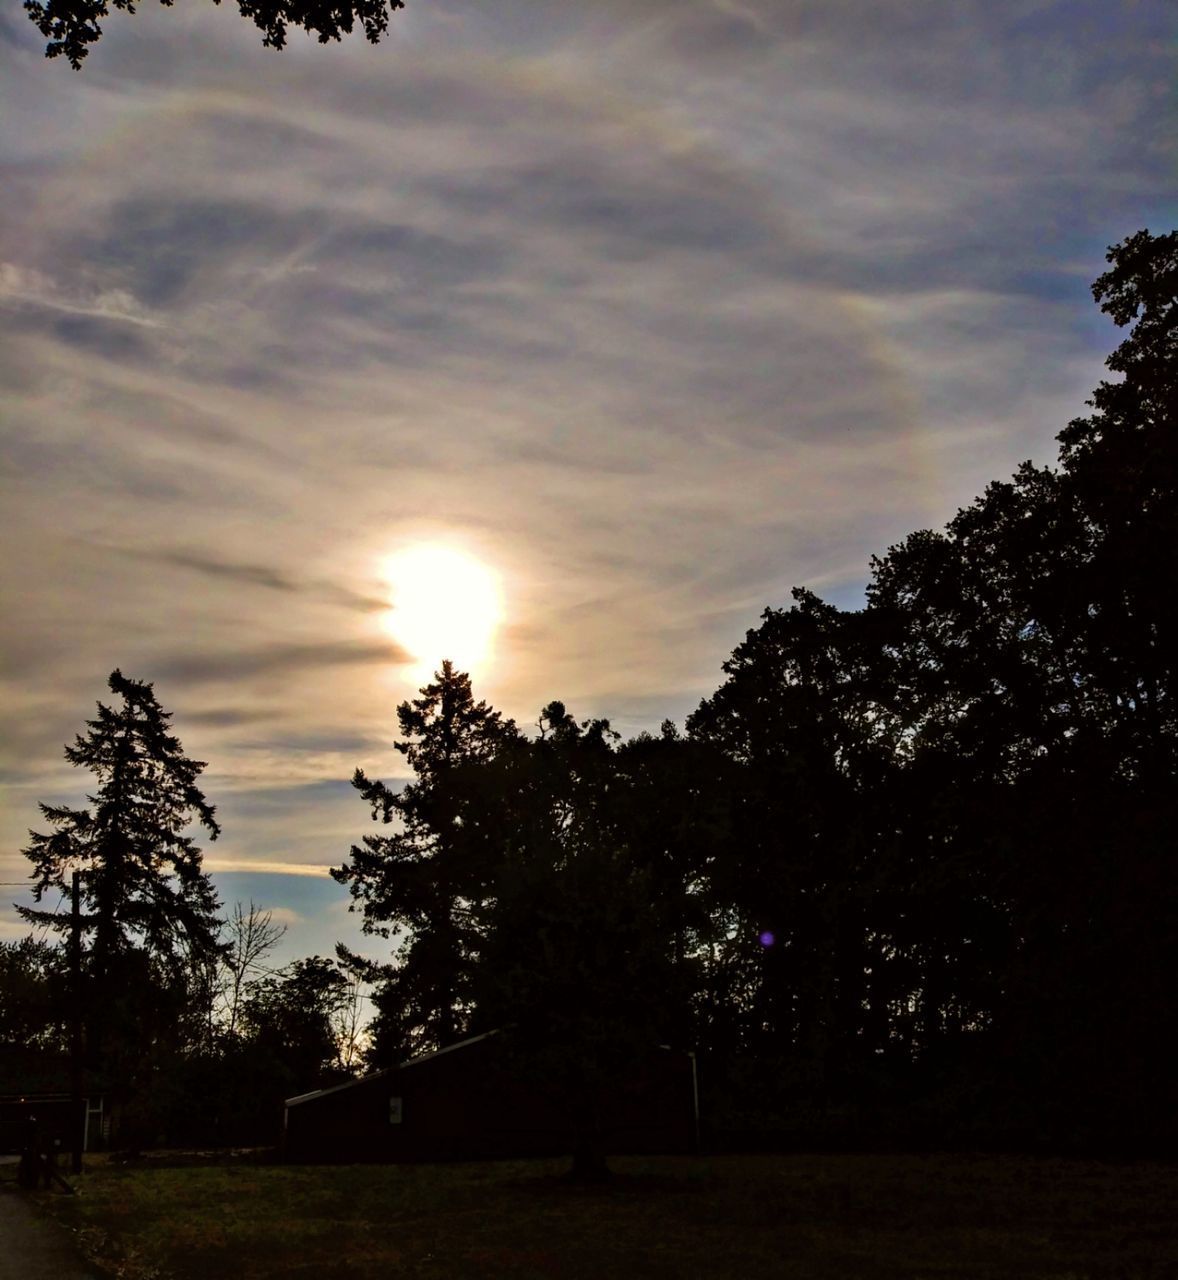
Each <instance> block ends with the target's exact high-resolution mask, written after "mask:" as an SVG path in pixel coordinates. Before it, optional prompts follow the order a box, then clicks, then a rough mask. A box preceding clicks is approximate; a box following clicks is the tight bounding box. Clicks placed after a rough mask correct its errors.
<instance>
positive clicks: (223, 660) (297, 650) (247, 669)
mask: <svg viewBox="0 0 1178 1280" xmlns="http://www.w3.org/2000/svg"><path fill="white" fill-rule="evenodd" d="M412 661H413V659H412V657H411V656H410V655H408V654H406V653H405V652H404V651H403V650H401V649H399V648H398V646H397V645H396V644H395V643H394V642H392V641H389V642H387V643H379V644H366V643H363V642H360V641H336V642H331V641H326V642H320V643H307V644H296V643H283V644H272V645H268V646H263V647H258V648H249V649H224V650H221V651H219V652H218V651H213V652H209V651H202V652H199V653H196V652H193V653H182V652H181V653H176V654H174V655H170V656H168V657H165V658H163V659H161V660H160V661H159V662H158V663H157V665H156V667H155V669H154V670H155V672H158V677H159V678H160V679H167V680H175V681H180V682H182V683H190V684H202V683H224V682H228V681H235V680H247V679H249V678H252V677H270V676H279V675H285V674H287V673H289V672H292V671H308V670H313V669H316V668H321V667H352V666H362V665H369V664H376V665H380V666H388V665H389V664H390V663H408V662H412Z"/></svg>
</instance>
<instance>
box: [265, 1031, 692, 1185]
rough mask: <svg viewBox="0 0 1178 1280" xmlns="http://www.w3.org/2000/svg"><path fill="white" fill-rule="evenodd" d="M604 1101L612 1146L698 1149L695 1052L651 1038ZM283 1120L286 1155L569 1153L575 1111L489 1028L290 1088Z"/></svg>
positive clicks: (651, 1150) (616, 1149)
mask: <svg viewBox="0 0 1178 1280" xmlns="http://www.w3.org/2000/svg"><path fill="white" fill-rule="evenodd" d="M607 1111H608V1114H607V1115H606V1116H605V1118H604V1124H605V1132H604V1134H603V1137H604V1141H605V1147H606V1150H607V1151H608V1152H609V1153H612V1154H621V1153H623V1152H625V1153H631V1154H655V1153H668V1154H670V1153H677V1152H690V1151H694V1150H695V1149H696V1148H697V1145H698V1095H697V1089H696V1074H695V1055H694V1054H692V1053H686V1052H683V1051H678V1050H673V1049H670V1048H668V1047H666V1046H658V1047H654V1048H652V1049H651V1051H650V1052H649V1053H648V1054H647V1055H645V1057H644V1058H643V1060H642V1061H639V1062H636V1063H635V1064H634V1068H633V1071H632V1073H631V1075H630V1077H629V1078H628V1079H627V1080H626V1081H625V1082H624V1084H623V1086H621V1087H619V1089H618V1091H617V1096H616V1098H614V1099H612V1100H611V1102H610V1105H609V1107H608V1108H607ZM284 1128H285V1135H284V1136H285V1147H286V1154H287V1158H288V1159H290V1160H304V1161H336V1160H339V1161H353V1160H383V1161H399V1160H405V1161H412V1160H477V1159H505V1158H509V1157H516V1156H544V1155H567V1154H569V1153H570V1152H571V1151H572V1150H573V1146H574V1142H575V1124H574V1120H573V1117H572V1116H571V1115H570V1114H569V1112H568V1111H567V1109H566V1108H564V1107H562V1106H560V1105H559V1103H558V1102H557V1101H556V1100H555V1099H554V1098H553V1097H550V1096H548V1095H546V1094H545V1093H544V1092H543V1091H542V1090H539V1089H537V1088H536V1087H535V1086H534V1084H532V1083H530V1082H527V1081H525V1080H522V1079H520V1078H518V1076H517V1074H516V1073H514V1072H513V1070H512V1067H511V1062H510V1058H509V1056H508V1055H507V1054H506V1053H505V1052H504V1050H503V1044H502V1040H501V1038H500V1036H499V1033H498V1032H495V1031H491V1032H487V1033H486V1034H484V1035H479V1036H471V1037H470V1038H469V1039H466V1040H461V1041H459V1042H458V1043H457V1044H453V1045H450V1046H448V1047H447V1048H445V1049H440V1050H438V1051H437V1052H436V1053H427V1054H423V1055H422V1056H421V1057H418V1058H410V1059H409V1060H408V1061H406V1062H402V1063H399V1064H398V1065H397V1066H395V1067H390V1068H387V1069H386V1070H383V1071H376V1072H374V1073H373V1074H371V1075H368V1076H364V1077H363V1078H362V1079H360V1080H352V1081H348V1082H347V1083H345V1084H339V1085H335V1086H333V1087H331V1088H328V1089H318V1090H315V1091H314V1092H312V1093H304V1094H300V1095H299V1096H297V1097H294V1098H288V1099H287V1100H286V1116H285V1125H284Z"/></svg>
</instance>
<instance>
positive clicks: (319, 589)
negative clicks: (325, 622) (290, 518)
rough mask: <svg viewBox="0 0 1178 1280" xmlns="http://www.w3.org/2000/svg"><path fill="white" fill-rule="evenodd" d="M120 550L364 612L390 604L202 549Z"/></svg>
mask: <svg viewBox="0 0 1178 1280" xmlns="http://www.w3.org/2000/svg"><path fill="white" fill-rule="evenodd" d="M117 550H119V551H121V552H122V553H123V554H124V555H129V556H134V557H136V558H139V559H143V560H149V561H152V562H153V563H155V564H161V565H170V566H174V567H176V568H179V569H191V570H193V571H194V572H195V573H201V574H205V575H207V576H208V577H211V578H223V579H226V580H228V581H230V582H236V583H241V584H243V585H245V586H251V587H254V586H256V587H268V588H270V589H271V590H274V591H289V592H301V591H307V592H311V593H314V594H317V595H320V596H323V597H324V598H325V599H328V600H330V601H331V602H332V603H334V604H339V605H342V606H344V607H345V608H348V609H355V610H356V611H357V612H360V613H375V612H379V611H381V610H385V609H387V608H388V607H389V605H388V601H387V600H381V599H379V598H378V597H376V596H366V595H361V594H360V593H359V592H355V591H349V590H348V589H347V588H346V587H343V586H340V585H339V584H338V583H334V582H310V581H306V580H300V579H298V578H295V577H293V576H292V575H290V574H287V573H284V572H282V571H281V570H280V569H275V568H272V567H271V566H269V565H263V564H248V563H245V562H242V561H229V560H219V559H217V558H216V557H213V556H209V555H205V554H204V553H203V552H200V551H191V550H184V549H174V550H158V551H141V550H138V549H136V548H132V547H120V548H117ZM386 660H387V653H386Z"/></svg>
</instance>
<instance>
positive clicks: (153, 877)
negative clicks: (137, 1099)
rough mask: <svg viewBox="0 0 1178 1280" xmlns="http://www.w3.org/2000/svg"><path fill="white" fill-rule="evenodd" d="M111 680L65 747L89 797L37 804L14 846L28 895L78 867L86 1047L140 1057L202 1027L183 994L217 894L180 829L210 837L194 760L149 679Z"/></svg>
mask: <svg viewBox="0 0 1178 1280" xmlns="http://www.w3.org/2000/svg"><path fill="white" fill-rule="evenodd" d="M110 689H111V692H112V693H114V694H115V695H116V696H117V697H118V698H119V699H120V700H121V705H119V706H117V707H108V706H106V705H104V704H103V703H101V702H100V703H99V704H98V715H97V717H96V718H95V719H94V720H90V721H88V722H87V723H88V732H87V733H86V734H85V736H82V735H78V736H77V737H76V738H75V740H74V744H73V745H72V746H68V747H66V749H65V757H66V759H67V760H68V761H69V762H70V764H72V765H75V766H77V767H79V768H84V769H88V770H90V771H91V772H92V773H93V774H94V775H95V776H96V778H97V780H98V787H97V790H96V792H95V794H93V795H92V796H90V797H89V801H90V807H88V808H85V809H75V808H70V807H67V806H50V805H44V804H43V805H41V806H40V808H41V812H42V814H43V815H44V817H45V819H46V821H47V822H48V823H49V825H50V826H51V827H52V828H53V830H51V831H50V832H46V833H38V832H30V843H29V845H28V847H27V848H26V849H25V851H24V853H25V856H26V857H27V858H28V859H29V861H30V862H31V863H32V864H33V880H34V889H33V896H34V898H35V899H36V901H37V902H38V903H39V902H41V901H42V900H43V899H44V896H45V894H46V893H51V892H57V893H60V894H61V895H62V897H63V898H64V897H65V896H66V895H67V894H68V892H69V878H70V874H71V872H72V871H73V870H75V869H77V870H79V871H80V883H81V897H82V924H83V929H84V931H85V934H86V935H87V940H88V946H87V948H86V958H85V959H86V962H85V979H86V989H87V1019H86V1025H87V1043H88V1051H89V1053H90V1055H91V1057H97V1058H99V1059H104V1060H105V1059H106V1058H107V1057H108V1055H109V1054H111V1053H116V1052H117V1053H118V1054H119V1055H123V1056H127V1057H129V1058H131V1059H134V1060H138V1061H143V1060H145V1058H146V1057H147V1051H148V1048H149V1046H150V1045H151V1044H152V1043H154V1042H155V1041H156V1040H159V1041H160V1042H161V1043H162V1042H167V1043H172V1044H174V1043H176V1041H177V1040H178V1039H181V1038H182V1037H183V1036H184V1035H185V1034H189V1033H191V1032H192V1030H193V1028H192V1026H191V1025H190V1024H191V1023H193V1022H195V1023H197V1024H198V1025H197V1028H196V1030H197V1034H200V1033H201V1028H203V1024H204V1021H205V1019H204V1016H203V1012H204V1011H203V1010H200V1009H197V1008H195V1007H193V1005H192V1002H191V1001H190V1000H189V998H188V997H189V995H190V993H191V991H192V990H193V986H194V975H196V976H197V981H196V985H197V986H199V985H200V975H201V974H203V973H204V972H206V971H207V966H208V964H209V963H210V962H211V961H212V960H213V959H215V958H216V956H217V954H218V950H219V948H218V943H217V930H218V921H217V909H218V902H217V897H216V893H215V892H214V889H213V886H212V882H211V881H210V879H209V877H208V876H207V875H206V874H205V872H204V871H203V870H202V868H201V852H200V849H199V848H198V847H197V845H196V843H195V842H194V839H193V837H192V836H190V835H188V834H187V832H188V830H189V828H190V827H191V825H192V824H193V823H194V822H196V823H198V824H200V825H201V826H203V827H204V828H205V829H206V830H207V831H208V833H209V836H210V838H212V839H216V837H217V835H218V834H219V832H220V828H219V827H218V826H217V823H216V821H215V818H214V811H213V808H212V806H211V805H209V804H208V802H207V801H206V800H205V797H204V795H203V794H202V792H201V791H200V789H199V787H198V786H197V779H198V778H199V776H200V773H201V771H202V770H203V769H204V764H203V763H202V762H201V761H197V760H190V759H189V758H188V757H186V756H185V755H184V753H183V750H182V748H181V745H180V742H179V740H178V739H177V738H176V737H174V736H173V735H172V734H171V733H170V731H169V724H168V721H169V720H170V718H171V714H170V713H169V712H166V711H164V710H163V709H162V708H161V707H160V705H159V703H158V702H157V701H156V697H155V693H154V691H153V689H152V686H151V685H150V684H149V683H144V682H141V681H136V680H130V679H128V678H127V677H125V676H124V675H123V674H122V673H121V672H119V671H115V672H114V673H113V674H112V675H111V677H110ZM17 910H18V911H19V912H20V914H21V916H22V917H23V918H24V919H26V920H27V921H29V923H30V924H34V925H39V926H45V927H47V928H49V929H52V930H54V931H56V932H57V933H59V934H61V935H64V934H65V933H66V932H67V930H68V929H69V927H70V917H69V913H68V912H65V911H48V910H45V909H44V908H41V907H18V908H17ZM108 1065H109V1063H108Z"/></svg>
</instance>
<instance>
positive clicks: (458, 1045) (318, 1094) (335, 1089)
mask: <svg viewBox="0 0 1178 1280" xmlns="http://www.w3.org/2000/svg"><path fill="white" fill-rule="evenodd" d="M498 1034H499V1032H498V1030H495V1031H484V1032H483V1033H482V1035H478V1036H467V1038H466V1039H465V1040H458V1041H456V1042H455V1043H454V1044H448V1045H447V1046H446V1047H445V1048H444V1049H435V1050H434V1051H433V1052H432V1053H423V1054H420V1055H419V1056H418V1057H416V1058H406V1059H405V1061H404V1062H398V1063H396V1064H395V1065H394V1066H391V1067H383V1068H382V1069H381V1070H380V1071H373V1072H370V1073H369V1074H368V1075H366V1076H361V1077H360V1079H359V1080H345V1081H344V1083H343V1084H333V1085H329V1086H328V1087H327V1088H326V1089H312V1090H311V1092H310V1093H300V1094H297V1095H296V1096H295V1097H293V1098H287V1100H286V1105H287V1106H288V1107H297V1106H299V1104H300V1103H303V1102H311V1101H313V1100H314V1099H315V1098H325V1097H327V1095H328V1094H329V1093H339V1092H340V1091H341V1090H343V1089H355V1088H356V1086H357V1085H362V1084H367V1083H368V1082H369V1081H370V1080H379V1079H380V1078H381V1076H387V1075H388V1074H389V1072H390V1071H402V1070H404V1068H405V1067H416V1066H418V1065H419V1064H420V1063H422V1062H429V1061H431V1059H433V1058H440V1057H441V1056H442V1055H443V1054H446V1053H453V1052H454V1050H455V1049H465V1048H467V1047H468V1046H469V1045H472V1044H478V1042H479V1041H480V1040H487V1039H489V1038H490V1037H491V1036H497V1035H498Z"/></svg>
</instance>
